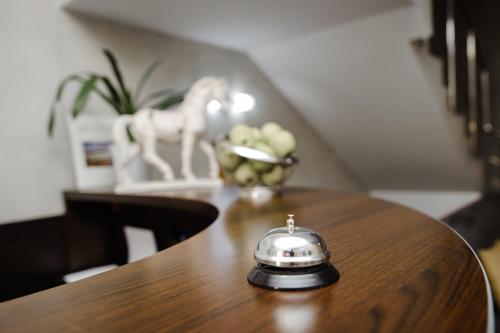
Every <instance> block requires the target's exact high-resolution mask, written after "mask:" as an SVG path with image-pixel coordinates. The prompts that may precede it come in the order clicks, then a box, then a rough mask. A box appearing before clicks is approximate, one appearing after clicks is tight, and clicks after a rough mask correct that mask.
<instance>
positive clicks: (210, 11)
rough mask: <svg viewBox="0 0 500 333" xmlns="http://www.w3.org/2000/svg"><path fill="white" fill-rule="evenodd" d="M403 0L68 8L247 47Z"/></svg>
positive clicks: (123, 1) (84, 4) (170, 0)
mask: <svg viewBox="0 0 500 333" xmlns="http://www.w3.org/2000/svg"><path fill="white" fill-rule="evenodd" d="M407 3H408V0H369V1H367V0H307V1H305V0H245V1H243V0H201V1H200V0H140V1H137V0H73V1H70V2H69V4H68V5H67V6H66V7H67V8H68V9H70V10H74V11H79V12H85V13H89V14H92V15H97V16H101V17H103V18H110V19H113V20H117V21H120V22H125V23H129V24H135V25H139V26H143V27H147V28H151V29H155V30H158V31H162V32H167V33H170V34H174V35H177V36H180V37H184V38H188V39H194V40H197V41H201V42H206V43H210V44H215V45H218V46H223V47H227V48H233V49H239V50H242V51H247V50H250V49H253V48H255V47H258V46H262V45H268V44H270V43H272V42H275V41H277V40H283V39H287V38H290V37H294V36H299V35H303V34H306V33H309V32H313V31H317V30H321V29H324V28H327V27H330V26H332V25H334V24H340V23H343V22H348V21H352V20H355V19H359V18H361V17H364V16H369V15H373V14H375V13H379V12H382V11H384V10H388V9H391V8H396V7H398V6H401V5H404V4H407Z"/></svg>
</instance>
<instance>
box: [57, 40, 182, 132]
mask: <svg viewBox="0 0 500 333" xmlns="http://www.w3.org/2000/svg"><path fill="white" fill-rule="evenodd" d="M103 52H104V55H105V57H106V59H107V60H108V62H109V64H110V66H111V70H112V73H113V75H114V79H115V82H113V81H112V80H111V79H110V78H109V77H108V76H106V75H103V74H99V73H94V72H81V73H76V74H71V75H68V76H67V77H65V78H64V79H63V80H62V81H61V83H59V86H58V87H57V91H56V95H55V97H54V99H53V101H52V104H51V106H50V113H49V121H48V133H49V135H51V136H52V134H53V132H54V125H55V120H56V109H57V105H58V103H59V101H60V100H61V98H62V95H63V93H64V89H65V88H66V86H67V84H68V83H70V82H78V83H79V84H80V90H79V91H78V93H77V94H76V97H75V100H74V101H73V106H72V109H71V115H72V117H73V118H76V117H78V115H79V114H80V113H81V112H82V111H83V109H84V108H85V105H86V104H87V101H88V99H89V97H90V95H91V94H92V93H95V94H97V95H98V96H99V97H101V98H102V99H103V100H104V101H105V102H106V103H108V104H109V105H110V106H111V107H112V108H113V110H115V111H116V112H117V113H118V114H120V115H121V114H134V113H135V112H136V111H137V110H139V109H141V108H143V107H151V108H155V109H160V110H163V109H166V108H168V107H170V106H173V105H175V104H178V103H180V102H182V101H183V99H184V94H185V92H184V91H180V92H179V91H174V90H172V89H164V90H160V91H156V92H154V93H151V94H149V95H147V96H145V97H144V98H141V94H142V91H143V88H144V86H145V85H146V83H147V81H148V80H149V78H150V77H151V75H152V74H153V72H154V71H155V70H156V69H157V68H158V66H159V65H160V62H158V61H157V62H154V63H152V64H151V65H149V66H148V67H147V68H146V70H145V71H144V73H143V74H142V76H141V78H140V80H139V81H138V83H137V86H136V88H135V90H134V93H133V94H132V93H131V92H130V90H129V89H128V87H127V85H126V84H125V80H124V78H123V75H122V73H121V70H120V67H119V66H118V61H117V59H116V57H115V56H114V54H113V53H112V52H111V51H110V50H107V49H104V50H103Z"/></svg>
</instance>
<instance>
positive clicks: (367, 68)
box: [250, 6, 481, 190]
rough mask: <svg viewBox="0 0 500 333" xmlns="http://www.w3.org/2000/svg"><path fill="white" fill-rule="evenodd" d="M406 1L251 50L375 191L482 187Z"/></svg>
mask: <svg viewBox="0 0 500 333" xmlns="http://www.w3.org/2000/svg"><path fill="white" fill-rule="evenodd" d="M423 20H424V19H423V16H422V7H421V6H417V7H413V6H408V7H405V8H402V9H398V10H393V11H390V12H387V13H384V14H379V15H375V16H371V17H367V18H363V19H360V20H356V21H352V22H349V23H346V24H341V25H336V26H333V27H331V28H329V29H324V30H321V31H317V32H314V33H311V34H307V35H303V36H298V37H295V38H290V39H286V40H282V41H280V42H277V43H273V44H270V45H267V46H264V47H259V48H256V49H253V50H251V51H250V55H251V57H252V59H254V60H255V61H256V62H257V63H258V64H259V65H260V66H261V67H262V69H263V70H264V72H265V73H266V74H267V75H268V76H269V77H270V78H271V80H272V81H273V82H274V83H275V84H276V86H277V87H278V88H279V89H280V90H281V91H282V92H283V93H284V95H285V96H287V97H288V98H289V100H290V101H291V102H292V104H293V105H294V106H295V107H296V108H297V110H298V111H299V112H301V113H302V114H303V115H304V117H306V118H307V119H308V120H310V122H311V124H312V125H313V127H314V128H315V129H317V130H318V132H319V133H320V134H321V135H322V136H323V137H324V138H325V139H326V140H327V142H328V143H329V144H330V145H331V146H332V147H333V148H334V149H335V150H336V151H337V153H338V155H339V157H340V158H341V159H342V160H343V161H345V162H346V164H347V166H348V167H349V168H350V169H351V170H352V171H353V172H354V173H355V174H356V175H357V176H358V177H360V179H361V181H362V182H363V183H364V184H366V186H367V187H368V188H370V189H379V188H383V189H395V190H396V189H399V190H476V189H479V187H480V183H481V170H480V165H479V163H477V162H475V161H474V160H473V159H472V158H470V157H469V156H468V155H467V152H466V143H465V137H464V120H463V118H459V117H453V116H452V115H450V113H449V112H447V110H446V108H445V94H444V87H443V86H442V84H441V79H442V78H441V73H442V70H441V66H440V63H439V61H438V60H437V59H434V58H430V57H429V56H427V55H425V53H424V52H420V51H418V50H415V49H414V47H412V45H411V43H410V41H411V40H412V39H413V38H415V37H425V36H426V35H428V33H429V29H428V24H426V22H424V21H423Z"/></svg>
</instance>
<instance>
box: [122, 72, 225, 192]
mask: <svg viewBox="0 0 500 333" xmlns="http://www.w3.org/2000/svg"><path fill="white" fill-rule="evenodd" d="M227 90H228V87H227V83H226V80H225V79H223V78H215V77H204V78H202V79H199V80H198V81H196V82H195V83H194V84H193V86H192V87H191V88H190V89H189V91H188V92H187V94H186V95H185V97H184V101H183V102H182V103H181V104H180V105H179V106H178V107H177V108H176V109H173V110H154V109H142V110H139V111H138V112H137V113H135V114H134V115H122V116H120V117H119V118H118V119H117V120H116V121H115V123H114V126H113V136H114V139H115V142H116V143H117V144H118V146H119V147H120V157H121V158H120V159H121V161H119V172H120V176H121V182H122V183H124V184H129V183H131V179H130V175H129V172H128V167H129V164H130V162H131V161H132V160H133V159H134V157H135V156H137V155H138V154H139V153H142V157H143V158H144V160H145V161H146V162H148V163H149V164H151V165H153V166H154V167H155V168H157V169H158V170H159V171H160V172H161V173H162V175H163V179H164V180H167V181H171V180H173V179H174V173H173V171H172V168H171V167H170V165H169V164H168V163H167V162H165V161H164V160H163V159H161V158H160V157H159V156H158V154H157V153H156V142H157V141H161V142H163V143H178V142H181V143H182V152H181V158H182V161H181V162H182V169H181V173H182V176H183V177H184V178H185V179H187V180H194V179H195V178H196V176H195V175H194V173H193V169H192V165H191V163H192V161H191V159H192V155H193V149H194V146H195V144H197V145H198V146H199V147H200V149H201V150H202V151H203V152H204V153H205V154H206V155H207V158H208V163H209V177H210V178H213V179H215V178H217V177H218V176H219V167H218V164H217V159H216V156H215V152H214V149H213V148H212V146H211V145H210V143H208V142H207V141H205V140H203V138H202V137H203V134H204V133H205V130H206V128H207V117H206V106H207V103H208V102H209V101H210V100H212V99H215V100H217V101H219V102H220V103H221V106H222V109H226V108H227V99H226V98H227ZM127 127H128V128H129V130H130V131H131V133H132V135H133V136H134V138H135V140H136V142H130V141H129V138H128V135H127Z"/></svg>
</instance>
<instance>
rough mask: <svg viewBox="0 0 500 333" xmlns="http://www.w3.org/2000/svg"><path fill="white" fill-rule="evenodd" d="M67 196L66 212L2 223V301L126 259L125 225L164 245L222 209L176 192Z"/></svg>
mask: <svg viewBox="0 0 500 333" xmlns="http://www.w3.org/2000/svg"><path fill="white" fill-rule="evenodd" d="M64 199H65V205H66V213H65V214H64V215H60V216H54V217H49V218H41V219H34V220H29V221H21V222H16V223H9V224H3V225H0V265H1V266H0V267H2V271H1V274H0V283H1V285H0V301H4V300H8V299H12V298H15V297H20V296H24V295H27V294H30V293H33V292H37V291H40V290H44V289H47V288H51V287H55V286H58V285H61V284H63V283H64V280H63V276H64V275H66V274H69V273H74V272H78V271H82V270H86V269H89V268H94V267H99V266H105V265H111V264H115V265H123V264H126V263H127V262H128V246H127V240H126V237H125V232H124V227H125V226H134V227H139V228H143V229H149V230H151V231H152V232H153V234H154V237H155V242H156V248H157V250H158V251H159V250H163V249H165V248H167V247H169V246H172V245H174V244H176V243H178V242H179V241H181V240H183V239H186V238H189V237H190V236H192V235H194V234H196V233H197V232H199V231H200V230H202V229H204V228H206V227H207V226H208V225H210V223H212V222H213V221H214V220H215V219H216V217H217V215H218V211H217V209H216V208H215V207H213V206H210V205H208V204H202V203H200V204H199V206H200V207H197V206H196V205H198V204H197V203H190V204H185V202H184V201H181V200H178V199H172V198H160V197H159V198H152V197H144V196H121V195H120V196H119V195H114V194H95V195H94V194H88V193H87V194H82V193H79V192H66V193H65V194H64ZM194 206H196V207H194ZM193 207H194V208H193Z"/></svg>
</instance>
